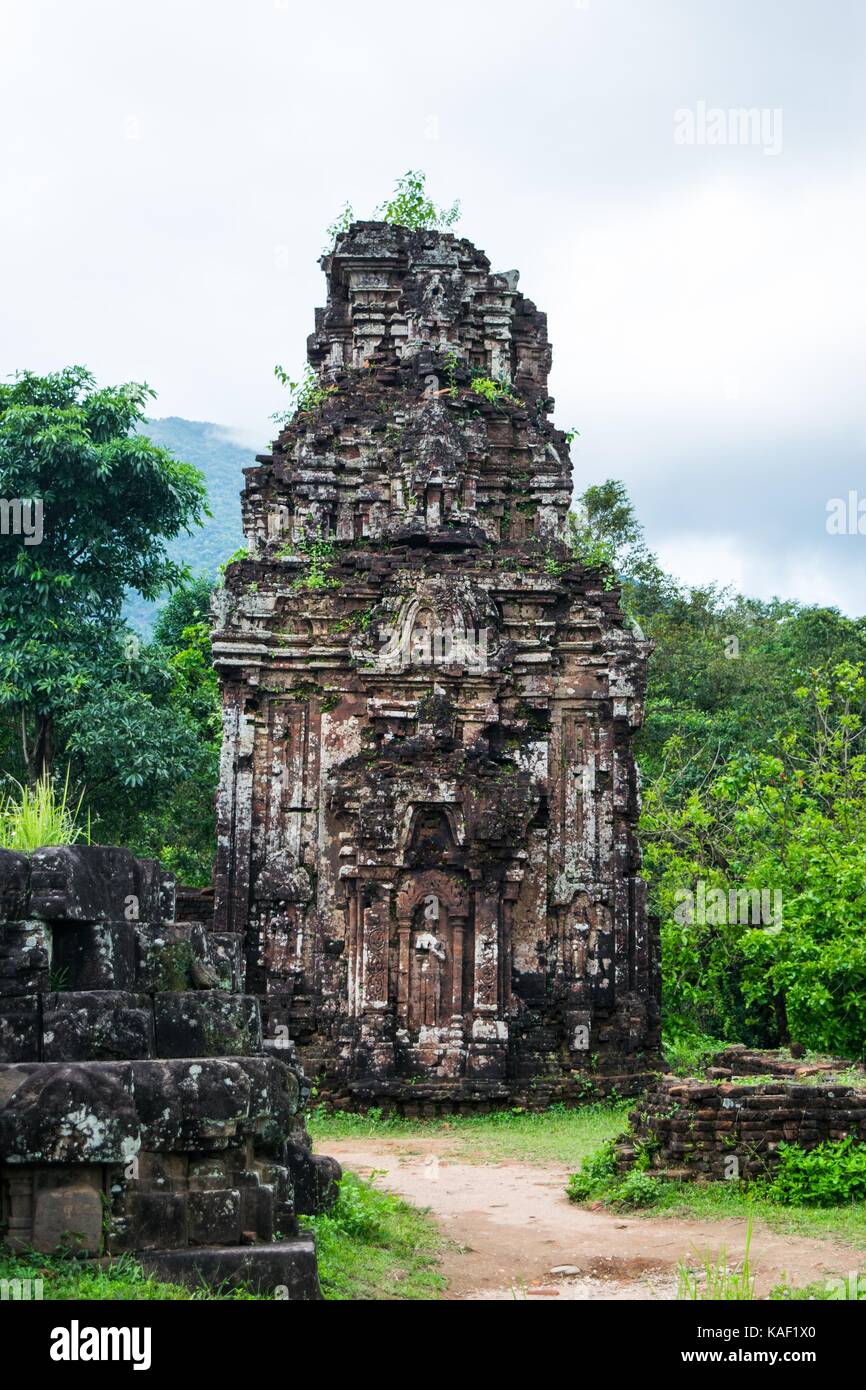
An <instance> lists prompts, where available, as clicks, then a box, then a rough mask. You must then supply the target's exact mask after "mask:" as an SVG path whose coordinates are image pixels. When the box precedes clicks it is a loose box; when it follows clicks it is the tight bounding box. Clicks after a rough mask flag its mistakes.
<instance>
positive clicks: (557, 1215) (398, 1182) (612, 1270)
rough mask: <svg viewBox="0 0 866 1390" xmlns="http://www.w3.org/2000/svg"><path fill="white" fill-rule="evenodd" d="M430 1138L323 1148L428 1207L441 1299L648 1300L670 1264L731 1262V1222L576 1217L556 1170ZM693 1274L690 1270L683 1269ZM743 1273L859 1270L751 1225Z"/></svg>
mask: <svg viewBox="0 0 866 1390" xmlns="http://www.w3.org/2000/svg"><path fill="white" fill-rule="evenodd" d="M440 1149H441V1145H440V1144H439V1143H437V1141H436V1139H416V1138H413V1139H412V1141H411V1144H408V1145H407V1143H406V1141H401V1140H398V1139H392V1140H389V1139H381V1140H380V1139H365V1140H343V1141H335V1140H328V1142H327V1151H328V1153H331V1154H333V1155H334V1156H335V1157H336V1158H338V1159H339V1160H340V1162H341V1163H342V1164H343V1166H344V1167H346V1168H351V1169H352V1170H353V1171H354V1172H356V1173H359V1174H361V1175H362V1176H364V1177H367V1176H369V1175H370V1174H371V1173H374V1172H375V1173H377V1174H379V1175H380V1176H379V1177H378V1182H379V1184H380V1185H381V1186H382V1187H385V1188H387V1189H388V1190H389V1191H391V1192H397V1193H399V1194H400V1195H401V1196H402V1197H405V1198H406V1199H407V1200H408V1201H410V1202H413V1203H414V1204H415V1205H416V1206H419V1207H429V1208H430V1210H431V1212H432V1214H433V1216H434V1217H435V1219H436V1222H437V1224H438V1226H439V1228H440V1230H441V1231H442V1233H443V1234H444V1235H445V1236H447V1237H448V1240H449V1245H448V1247H447V1248H446V1250H445V1251H444V1254H443V1258H442V1271H443V1273H444V1274H445V1275H446V1277H447V1279H448V1294H447V1295H446V1296H447V1297H449V1298H452V1299H460V1300H464V1299H515V1298H517V1299H523V1298H533V1299H535V1298H538V1299H545V1298H547V1299H557V1298H559V1299H580V1300H584V1299H652V1298H660V1299H667V1298H672V1297H674V1296H675V1294H676V1285H677V1279H676V1267H677V1262H678V1261H679V1260H680V1259H681V1258H686V1259H690V1258H691V1257H699V1256H701V1255H702V1252H704V1251H705V1250H707V1249H709V1251H710V1252H711V1254H713V1255H715V1254H716V1253H717V1252H718V1250H719V1247H720V1246H722V1245H725V1246H726V1247H727V1250H728V1253H729V1257H730V1258H731V1259H732V1260H734V1259H739V1258H740V1257H741V1256H742V1253H743V1245H744V1240H745V1226H744V1223H743V1222H740V1221H733V1220H723V1221H708V1222H700V1221H692V1220H689V1221H684V1220H679V1219H672V1218H667V1219H665V1218H658V1217H656V1218H653V1217H640V1216H633V1217H629V1216H623V1215H618V1214H616V1213H614V1212H609V1211H602V1210H598V1211H587V1210H585V1209H583V1208H581V1207H576V1206H574V1205H573V1204H572V1203H571V1202H569V1201H568V1199H567V1198H566V1196H565V1191H564V1189H565V1182H566V1179H567V1176H568V1172H567V1169H566V1168H564V1167H559V1166H548V1167H543V1168H542V1167H537V1166H534V1165H531V1164H526V1163H512V1162H493V1163H489V1164H483V1163H461V1162H459V1161H455V1160H454V1159H452V1158H447V1157H444V1156H440ZM693 1262H694V1263H698V1262H699V1260H698V1258H695V1259H694V1261H693ZM751 1262H752V1267H753V1270H754V1272H755V1273H756V1274H757V1276H758V1283H757V1292H758V1294H759V1295H760V1294H766V1293H767V1292H768V1291H769V1289H771V1288H772V1287H773V1285H775V1284H778V1283H780V1282H781V1281H782V1280H783V1279H785V1278H787V1279H789V1280H790V1281H791V1282H792V1283H793V1284H797V1285H802V1284H809V1283H812V1282H814V1281H818V1280H820V1281H821V1282H823V1281H824V1280H826V1279H827V1278H828V1277H829V1276H831V1275H838V1274H845V1273H847V1272H848V1271H849V1270H852V1269H857V1268H860V1267H861V1266H862V1265H863V1263H864V1255H863V1253H862V1252H858V1251H854V1250H852V1249H851V1248H850V1247H848V1246H844V1245H841V1244H839V1243H837V1242H831V1241H828V1240H815V1239H809V1238H808V1237H804V1236H783V1235H777V1234H775V1233H774V1232H772V1231H769V1230H767V1228H766V1227H764V1226H763V1225H761V1224H760V1223H757V1224H756V1226H755V1230H754V1232H753V1235H752V1248H751Z"/></svg>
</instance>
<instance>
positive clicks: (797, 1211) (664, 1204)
mask: <svg viewBox="0 0 866 1390" xmlns="http://www.w3.org/2000/svg"><path fill="white" fill-rule="evenodd" d="M568 1195H569V1197H570V1198H571V1200H572V1201H574V1202H577V1203H578V1204H585V1203H588V1202H601V1203H602V1204H603V1205H604V1206H607V1207H611V1208H612V1209H613V1210H615V1211H621V1210H624V1209H625V1210H630V1211H640V1212H642V1213H646V1214H647V1215H650V1216H664V1217H671V1218H672V1219H674V1220H676V1219H686V1220H688V1219H692V1220H697V1221H722V1220H724V1219H725V1218H728V1217H730V1218H733V1219H735V1220H748V1219H749V1218H750V1217H756V1218H758V1219H760V1220H761V1221H763V1222H764V1223H765V1225H766V1226H767V1227H768V1228H769V1230H771V1231H776V1232H778V1233H779V1234H780V1235H798V1236H811V1237H813V1238H817V1239H825V1240H830V1239H833V1240H839V1241H842V1242H844V1243H845V1244H847V1245H851V1246H853V1247H854V1248H857V1249H866V1203H863V1202H853V1201H852V1202H840V1203H838V1204H837V1205H835V1206H823V1207H815V1206H790V1205H788V1204H786V1203H783V1202H780V1201H778V1200H776V1199H775V1198H774V1197H772V1196H770V1195H768V1194H767V1193H766V1192H762V1189H761V1185H760V1184H758V1183H753V1184H751V1185H747V1184H745V1183H738V1182H679V1181H670V1180H668V1179H666V1178H659V1177H655V1176H654V1175H653V1174H652V1173H650V1172H647V1171H646V1170H641V1169H633V1170H632V1171H631V1172H630V1173H629V1174H628V1175H627V1176H626V1177H624V1178H620V1177H617V1176H616V1174H615V1173H613V1172H612V1171H611V1160H610V1149H609V1147H608V1146H605V1147H603V1148H602V1149H601V1150H600V1151H599V1152H597V1153H596V1154H595V1155H592V1156H590V1160H589V1162H588V1163H587V1164H585V1165H584V1167H583V1170H582V1171H581V1172H578V1173H573V1174H572V1176H571V1178H570V1179H569V1183H568Z"/></svg>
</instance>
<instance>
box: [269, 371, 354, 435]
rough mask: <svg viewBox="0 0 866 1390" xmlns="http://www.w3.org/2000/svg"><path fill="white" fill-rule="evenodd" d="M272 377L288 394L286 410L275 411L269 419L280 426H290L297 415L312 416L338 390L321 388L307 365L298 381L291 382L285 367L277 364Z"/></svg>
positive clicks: (335, 388)
mask: <svg viewBox="0 0 866 1390" xmlns="http://www.w3.org/2000/svg"><path fill="white" fill-rule="evenodd" d="M274 376H275V377H276V378H277V381H278V382H279V383H280V385H281V386H285V387H286V388H287V390H288V393H289V404H288V406H287V408H286V409H285V410H277V411H275V412H274V414H273V415H272V416H271V419H272V420H274V421H276V423H277V424H278V425H281V426H285V425H288V424H290V423H291V422H292V420H294V419H295V418H296V417H297V416H298V415H310V414H312V412H313V411H314V410H318V409H319V407H320V406H321V405H324V403H325V401H326V400H327V399H328V397H329V396H335V395H336V394H337V392H338V389H339V388H338V387H336V386H323V385H322V383H321V382H320V380H319V378H318V375H317V373H316V372H315V371H314V370H313V368H312V367H311V366H310V364H309V363H307V365H306V366H305V368H304V371H303V374H302V376H301V379H300V381H292V379H291V377H290V376H289V374H288V372H287V371H286V369H285V367H281V366H280V364H279V362H278V363H277V365H276V366H275V367H274Z"/></svg>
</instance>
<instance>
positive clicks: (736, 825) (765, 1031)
mask: <svg viewBox="0 0 866 1390" xmlns="http://www.w3.org/2000/svg"><path fill="white" fill-rule="evenodd" d="M787 705H788V709H789V711H790V727H789V728H788V729H787V730H786V731H785V732H783V733H781V734H779V735H777V736H776V737H775V738H773V739H772V740H770V741H768V746H767V747H766V748H765V749H764V750H762V751H759V752H753V753H750V752H748V751H741V752H740V753H739V754H738V755H737V756H735V757H733V758H731V759H729V760H728V762H727V763H726V764H724V765H721V766H719V768H718V769H717V770H716V771H715V772H714V773H713V774H712V775H711V776H710V777H708V778H707V779H706V780H705V781H704V782H703V784H702V785H701V786H698V787H695V786H689V785H688V779H687V781H686V790H685V791H684V789H683V784H682V773H683V770H684V761H683V758H682V747H681V746H680V747H675V746H673V745H674V743H675V741H674V740H671V746H670V747H669V750H668V751H669V762H668V765H667V767H666V768H665V770H664V772H663V773H662V774H661V775H660V777H659V778H658V779H657V780H656V782H655V783H654V784H653V785H652V786H651V787H650V788H648V790H647V792H646V796H645V808H644V817H643V825H642V833H643V841H644V846H645V854H646V865H647V872H648V877H649V879H650V882H651V884H652V894H653V901H654V906H655V908H656V910H657V911H658V912H659V914H660V917H661V920H662V950H663V969H662V975H663V979H664V982H665V994H666V1001H665V1002H666V1011H667V1013H668V1016H669V1021H670V1020H671V1019H673V1020H677V1019H678V1020H679V1021H680V1023H681V1024H686V1025H688V1024H690V1025H691V1026H692V1027H696V1028H699V1029H701V1030H704V1031H710V1032H713V1033H715V1034H716V1035H717V1036H723V1037H732V1038H738V1039H739V1040H741V1041H744V1042H749V1043H758V1044H763V1043H772V1044H777V1043H786V1042H788V1041H790V1040H792V1039H793V1040H796V1041H798V1042H801V1043H804V1044H805V1045H806V1046H808V1047H813V1048H817V1049H823V1050H827V1051H830V1052H835V1053H837V1054H841V1055H843V1056H851V1057H858V1058H862V1057H863V1056H864V1055H866V937H864V934H863V920H864V915H866V678H864V674H863V666H862V664H860V663H857V664H854V663H851V662H848V661H842V662H838V663H836V664H835V665H832V666H831V667H829V668H826V669H824V670H821V669H817V670H815V671H813V672H812V673H811V675H810V679H809V681H808V683H807V684H806V685H803V686H799V687H798V688H797V689H795V690H793V691H792V692H790V697H789V700H788V701H787ZM795 706H799V709H798V710H796V712H795ZM700 885H703V890H702V892H703V901H704V902H707V903H709V902H711V901H713V897H715V899H716V901H715V905H714V908H713V910H712V911H704V912H699V913H698V914H697V915H696V914H694V913H691V912H685V913H683V912H681V911H680V910H679V909H680V907H681V906H682V905H683V902H684V900H685V899H686V898H687V896H688V895H689V894H694V893H696V892H697V890H698V888H699V886H700ZM732 890H733V891H734V892H735V893H740V892H746V893H747V894H748V895H751V894H752V893H756V892H757V893H766V894H767V902H772V905H773V906H772V912H771V914H770V918H769V920H766V919H764V918H762V919H761V920H758V921H756V920H755V917H756V913H755V911H754V904H753V902H749V911H748V914H747V916H746V919H745V920H744V913H743V910H742V907H740V904H739V903H738V904H737V906H738V911H737V912H735V913H732V912H731V902H732V899H731V897H730V894H731V891H732ZM742 906H743V907H745V906H746V900H745V899H743V905H742Z"/></svg>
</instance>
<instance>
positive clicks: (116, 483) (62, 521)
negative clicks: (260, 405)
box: [0, 366, 207, 784]
mask: <svg viewBox="0 0 866 1390" xmlns="http://www.w3.org/2000/svg"><path fill="white" fill-rule="evenodd" d="M153 395H154V392H153V391H152V390H151V389H150V388H149V387H148V386H147V385H146V384H143V383H136V382H129V383H127V384H125V385H122V386H111V387H103V388H98V387H97V385H96V382H95V379H94V377H93V376H92V375H91V373H90V372H89V371H87V369H86V368H84V367H78V366H76V367H67V368H65V369H64V370H63V371H60V372H55V373H52V374H50V375H48V376H42V377H40V376H38V375H36V374H35V373H33V372H20V373H18V374H17V376H16V377H15V378H14V379H13V380H12V382H11V383H10V384H5V383H4V384H2V385H0V496H3V497H7V498H8V497H12V498H28V499H39V501H40V502H41V505H42V518H43V520H42V536H41V543H39V544H33V545H27V544H24V539H25V538H22V537H20V536H16V535H12V534H10V535H5V534H4V535H3V536H2V537H0V709H2V710H5V711H6V713H7V714H8V715H9V716H10V717H12V718H14V720H15V722H16V724H17V727H18V735H19V749H20V756H21V759H22V763H23V767H24V772H25V776H26V779H27V780H28V781H29V782H30V783H31V784H33V783H35V782H36V781H37V779H38V778H39V777H41V776H43V775H44V774H46V773H48V774H49V775H50V773H51V769H52V765H53V762H54V759H55V756H56V754H57V753H58V752H60V751H62V749H60V748H58V747H57V742H58V740H57V737H56V733H57V731H56V722H57V721H56V716H57V713H58V709H59V706H60V705H61V704H62V703H63V702H64V698H65V694H66V692H67V691H68V686H69V682H70V680H71V679H73V678H74V677H75V676H76V674H78V673H81V672H83V671H85V670H87V669H88V667H90V666H92V665H93V663H95V662H98V661H99V660H100V659H101V654H102V653H103V651H104V647H105V638H106V633H107V632H110V631H112V630H113V629H115V628H117V626H118V624H119V623H120V610H121V606H122V603H123V600H124V596H125V594H126V593H127V592H128V591H129V590H133V591H135V592H136V593H138V594H141V595H142V596H143V597H145V598H155V597H156V596H157V595H158V594H159V593H160V592H162V591H163V590H164V589H166V588H169V589H170V588H172V587H174V586H176V585H177V584H178V583H179V582H180V581H181V579H182V577H183V575H184V573H185V568H184V567H183V566H181V565H178V564H177V563H175V562H174V561H172V560H170V559H169V558H168V555H167V552H166V542H167V541H168V540H170V539H171V538H173V537H175V536H177V535H178V534H179V533H181V532H182V531H185V530H186V531H189V530H190V528H191V527H193V526H195V525H198V524H200V523H201V521H202V519H203V517H204V516H205V515H206V514H207V508H206V505H205V485H204V480H203V478H202V476H201V474H199V473H198V471H197V470H196V469H194V468H192V467H191V466H190V465H188V464H186V463H182V462H180V461H179V460H178V459H175V458H173V457H172V456H171V454H169V453H168V452H167V451H166V450H164V449H161V448H159V447H157V446H156V445H154V444H153V443H151V441H150V440H149V439H147V438H146V437H145V436H144V435H143V434H140V433H136V430H137V427H138V426H139V425H140V424H141V423H142V422H143V420H144V409H145V404H146V402H147V401H148V400H149V399H151V398H152V397H153Z"/></svg>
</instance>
